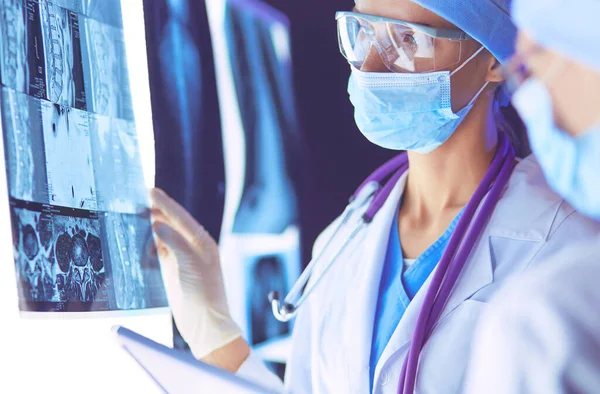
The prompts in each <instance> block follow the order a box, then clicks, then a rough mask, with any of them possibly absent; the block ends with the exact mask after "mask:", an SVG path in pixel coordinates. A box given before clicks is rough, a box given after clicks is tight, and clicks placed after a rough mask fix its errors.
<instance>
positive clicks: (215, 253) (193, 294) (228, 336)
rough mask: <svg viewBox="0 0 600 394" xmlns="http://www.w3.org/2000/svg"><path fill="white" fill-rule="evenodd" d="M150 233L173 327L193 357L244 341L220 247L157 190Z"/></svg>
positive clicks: (187, 214)
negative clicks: (226, 282) (230, 301)
mask: <svg viewBox="0 0 600 394" xmlns="http://www.w3.org/2000/svg"><path fill="white" fill-rule="evenodd" d="M150 198H151V200H152V205H153V206H152V228H153V229H154V232H155V234H156V237H157V251H158V255H159V257H160V262H161V266H162V272H163V279H164V282H165V287H166V291H167V298H168V300H169V304H170V306H171V310H172V312H173V317H174V319H175V324H176V325H177V328H178V329H179V331H180V333H181V335H182V337H183V339H185V341H186V342H187V343H188V344H189V345H190V348H191V350H192V353H193V355H194V356H195V357H196V358H198V359H201V358H204V357H205V356H207V355H209V354H210V353H211V352H213V351H214V350H217V349H220V348H221V347H223V346H225V345H227V344H229V343H231V342H233V341H235V340H236V339H238V338H240V337H241V335H242V332H241V330H240V328H239V327H238V326H237V325H236V324H235V322H234V321H233V319H232V318H231V315H230V314H229V307H228V305H227V299H226V296H225V287H224V285H223V275H222V273H221V263H220V260H219V248H218V246H217V243H216V242H215V240H214V239H213V238H212V237H211V236H210V234H209V233H208V232H207V231H206V230H205V229H204V227H202V226H201V225H200V224H199V223H198V222H197V221H196V220H194V218H193V217H192V216H191V215H190V214H189V213H188V212H187V211H186V210H185V209H184V208H183V207H182V206H180V205H179V204H177V203H176V202H175V201H174V200H173V199H171V198H170V197H169V196H167V194H166V193H165V192H163V191H162V190H159V189H153V190H152V191H151V192H150Z"/></svg>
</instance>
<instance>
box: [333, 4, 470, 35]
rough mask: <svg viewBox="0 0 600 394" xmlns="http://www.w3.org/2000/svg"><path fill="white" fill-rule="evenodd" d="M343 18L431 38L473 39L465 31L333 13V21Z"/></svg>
mask: <svg viewBox="0 0 600 394" xmlns="http://www.w3.org/2000/svg"><path fill="white" fill-rule="evenodd" d="M345 17H355V18H361V19H364V20H366V21H369V22H372V23H377V22H385V23H394V24H399V25H402V26H406V27H409V28H411V29H415V30H418V31H420V32H422V33H424V34H427V35H428V36H430V37H433V38H443V39H447V40H452V41H467V40H473V39H474V38H473V37H471V36H470V35H468V34H467V33H466V32H465V31H463V30H460V29H446V28H437V27H431V26H427V25H422V24H419V23H412V22H406V21H403V20H400V19H394V18H386V17H384V16H378V15H371V14H363V13H360V12H354V11H338V12H336V13H335V20H336V21H338V20H340V19H341V18H345Z"/></svg>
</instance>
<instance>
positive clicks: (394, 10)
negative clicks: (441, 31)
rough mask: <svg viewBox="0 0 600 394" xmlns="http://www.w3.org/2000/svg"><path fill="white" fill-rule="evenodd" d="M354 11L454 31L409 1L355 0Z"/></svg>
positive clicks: (435, 15) (444, 22)
mask: <svg viewBox="0 0 600 394" xmlns="http://www.w3.org/2000/svg"><path fill="white" fill-rule="evenodd" d="M447 1H456V0H447ZM459 1H460V0H459ZM355 9H356V11H357V12H361V13H363V14H372V15H378V16H384V17H387V18H394V19H400V20H403V21H406V22H412V23H419V24H422V25H428V26H431V27H437V28H450V29H456V26H454V25H453V24H452V23H450V22H448V21H447V20H445V19H444V18H442V17H441V16H439V15H437V14H436V13H434V12H432V11H429V10H428V9H426V8H423V7H421V6H420V5H418V4H415V3H413V2H412V1H411V0H356V8H355Z"/></svg>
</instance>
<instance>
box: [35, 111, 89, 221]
mask: <svg viewBox="0 0 600 394" xmlns="http://www.w3.org/2000/svg"><path fill="white" fill-rule="evenodd" d="M40 111H41V117H42V128H43V134H44V147H45V155H46V168H47V171H48V190H49V195H50V204H53V205H60V206H63V207H70V208H77V209H90V210H96V208H97V201H96V197H95V195H96V192H95V188H96V184H95V181H94V171H93V168H92V150H91V149H92V148H91V146H90V132H89V115H88V114H87V113H86V112H84V111H80V110H77V109H74V108H70V107H66V106H62V105H58V104H51V103H48V102H45V101H40Z"/></svg>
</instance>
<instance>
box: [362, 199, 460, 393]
mask: <svg viewBox="0 0 600 394" xmlns="http://www.w3.org/2000/svg"><path fill="white" fill-rule="evenodd" d="M398 211H399V210H396V216H395V218H394V221H393V223H392V227H391V230H390V238H389V241H388V246H387V253H386V256H385V262H384V266H383V273H382V276H381V282H380V285H379V296H378V298H377V309H376V312H375V322H374V326H373V341H372V345H371V360H370V382H371V388H372V387H373V379H374V375H375V366H376V365H377V362H378V361H379V358H380V357H381V354H382V353H383V350H384V349H385V347H386V345H387V344H388V342H389V340H390V338H391V337H392V334H393V333H394V331H395V330H396V327H397V326H398V324H399V323H400V319H401V318H402V316H403V315H404V312H405V311H406V308H408V304H409V303H410V301H411V300H412V299H413V297H414V296H415V295H416V294H417V292H418V291H419V289H421V286H423V284H424V283H425V281H426V280H427V278H428V277H429V275H431V273H432V272H433V269H434V268H435V266H436V265H437V263H438V262H439V261H440V260H441V258H442V254H443V253H444V250H446V246H447V245H448V242H449V241H450V236H451V235H452V233H453V232H454V228H455V227H456V224H457V223H458V220H459V218H460V216H461V214H462V212H461V213H459V214H458V215H457V216H456V218H455V219H454V221H452V223H451V224H450V226H449V227H448V229H446V231H445V232H444V234H442V236H441V237H440V238H438V240H437V241H435V242H434V244H433V245H431V246H430V247H429V248H428V249H427V250H426V251H425V252H423V254H422V255H421V256H419V258H418V259H416V260H415V262H414V263H413V264H412V265H411V266H410V268H408V269H407V270H406V271H405V272H403V271H404V269H403V267H404V263H403V257H402V247H401V245H400V238H399V234H398Z"/></svg>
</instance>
